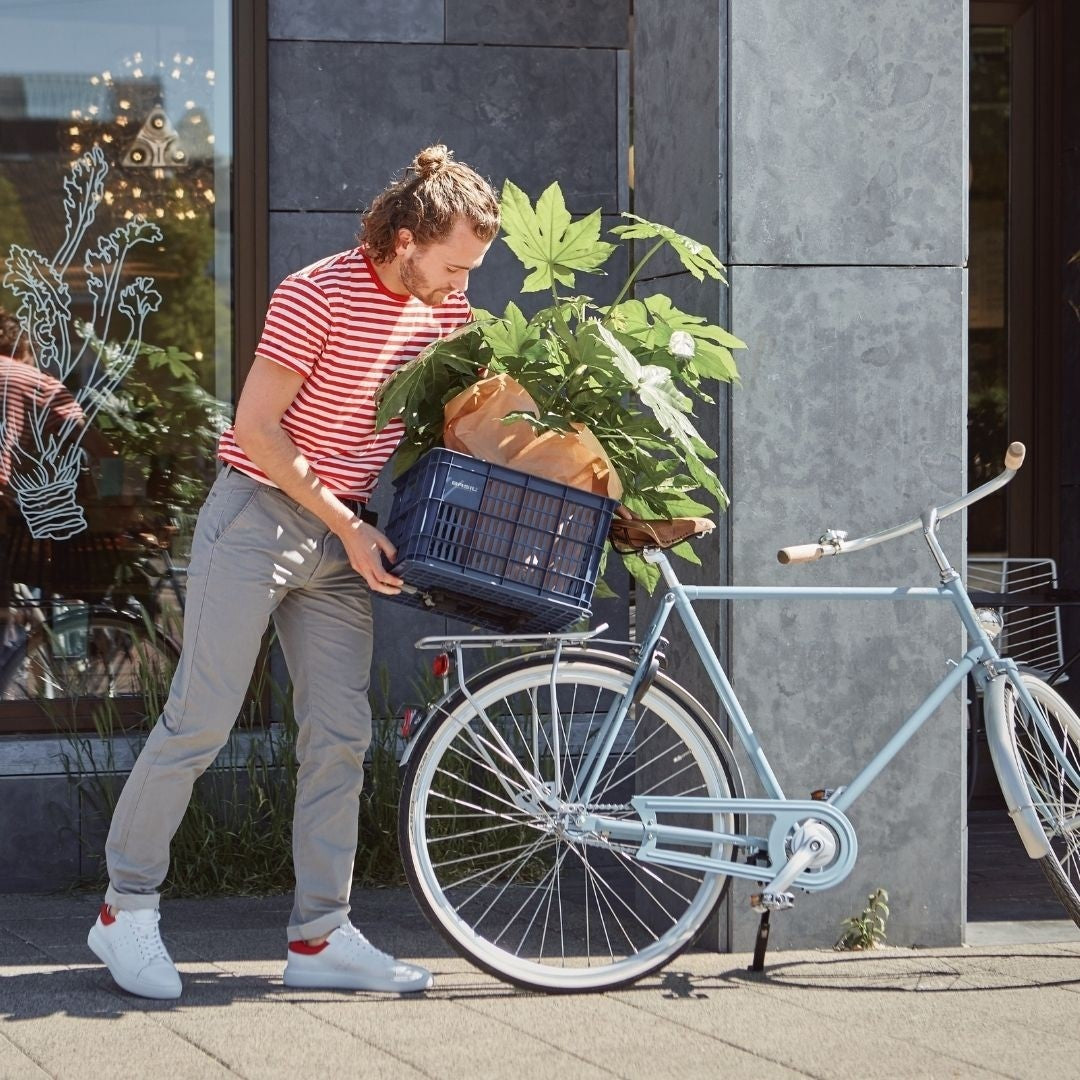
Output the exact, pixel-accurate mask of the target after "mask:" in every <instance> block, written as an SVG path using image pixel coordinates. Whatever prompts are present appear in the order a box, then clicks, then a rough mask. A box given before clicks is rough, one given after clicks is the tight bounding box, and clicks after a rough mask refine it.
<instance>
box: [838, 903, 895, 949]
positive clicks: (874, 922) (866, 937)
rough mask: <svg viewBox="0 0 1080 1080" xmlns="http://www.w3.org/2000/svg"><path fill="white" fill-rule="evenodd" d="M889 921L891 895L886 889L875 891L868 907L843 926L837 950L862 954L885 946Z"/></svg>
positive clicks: (846, 920)
mask: <svg viewBox="0 0 1080 1080" xmlns="http://www.w3.org/2000/svg"><path fill="white" fill-rule="evenodd" d="M888 919H889V894H888V893H887V892H886V891H885V890H884V889H880V888H879V889H875V890H874V891H873V892H872V893H871V894H870V895H869V896H868V897H867V904H866V907H865V908H864V909H863V910H862V911H861V912H860V913H859V914H858V915H852V916H851V917H850V918H848V919H845V920H844V921H843V923H842V924H841V925H842V926H843V928H844V932H843V934H841V935H840V940H839V941H837V943H836V946H835V947H836V949H838V950H839V951H841V952H861V951H862V950H864V949H876V948H877V947H878V946H879V945H884V944H885V924H886V922H887V921H888Z"/></svg>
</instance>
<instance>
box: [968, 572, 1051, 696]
mask: <svg viewBox="0 0 1080 1080" xmlns="http://www.w3.org/2000/svg"><path fill="white" fill-rule="evenodd" d="M967 587H968V589H969V590H972V591H980V592H988V593H998V594H1000V595H1002V596H1006V597H1008V598H1009V603H1008V604H1004V605H1002V606H1001V607H999V608H998V609H997V610H998V613H999V614H1000V615H1001V618H1002V622H1003V623H1004V630H1003V631H1002V635H1001V641H1000V643H999V645H998V649H999V651H1000V652H1001V653H1002V654H1003V655H1007V656H1011V657H1012V658H1013V659H1014V660H1015V661H1016V662H1017V663H1018V664H1023V665H1024V666H1026V667H1031V668H1036V669H1038V670H1040V671H1046V672H1052V671H1057V670H1058V669H1059V668H1060V667H1061V666H1062V665H1063V664H1064V662H1065V656H1064V651H1063V647H1062V641H1061V611H1060V609H1059V608H1057V607H1051V606H1048V605H1047V604H1046V601H1045V594H1046V592H1047V590H1052V589H1056V588H1057V587H1058V574H1057V564H1056V563H1055V562H1054V560H1053V559H1034V558H1024V559H1021V558H984V557H979V558H969V559H968V561H967ZM1028 592H1030V593H1040V594H1042V596H1043V597H1044V599H1042V602H1041V603H1040V604H1038V605H1037V606H1036V604H1034V603H1033V604H1032V605H1031V606H1025V605H1017V604H1016V600H1017V599H1018V598H1022V596H1023V594H1024V593H1028ZM1033 599H1034V598H1033ZM1067 677H1068V676H1066V675H1062V677H1061V679H1060V680H1059V681H1064V680H1065V679H1066V678H1067Z"/></svg>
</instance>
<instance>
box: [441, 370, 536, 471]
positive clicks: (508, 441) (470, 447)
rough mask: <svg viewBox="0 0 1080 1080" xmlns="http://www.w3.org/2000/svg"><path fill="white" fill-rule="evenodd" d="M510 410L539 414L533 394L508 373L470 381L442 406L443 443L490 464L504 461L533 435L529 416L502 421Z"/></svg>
mask: <svg viewBox="0 0 1080 1080" xmlns="http://www.w3.org/2000/svg"><path fill="white" fill-rule="evenodd" d="M512 412H530V413H532V414H533V416H539V414H540V410H539V409H537V407H536V402H535V401H533V399H532V395H531V394H530V393H529V392H528V391H527V390H526V389H525V387H523V386H522V385H521V383H519V382H518V381H517V380H516V379H512V378H511V377H510V376H509V375H492V376H491V377H490V378H487V379H481V380H480V381H479V382H477V383H473V385H472V386H470V387H469V388H468V389H467V390H462V392H461V393H460V394H458V395H457V396H456V397H454V398H451V399H450V400H449V401H448V402H447V403H446V405H445V406H444V408H443V443H444V445H445V446H446V449H447V450H456V451H458V453H461V454H470V455H472V456H473V457H476V458H480V460H481V461H490V462H491V464H492V465H507V464H509V460H510V458H512V457H513V456H514V455H515V454H517V453H519V452H520V451H521V450H522V449H523V448H524V447H525V446H526V445H527V444H528V443H530V442H532V441H533V439H535V438H536V434H535V432H534V431H533V427H532V424H530V423H529V421H528V420H514V421H512V422H511V423H509V424H504V423H503V422H502V418H503V417H504V416H506V415H507V414H508V413H512Z"/></svg>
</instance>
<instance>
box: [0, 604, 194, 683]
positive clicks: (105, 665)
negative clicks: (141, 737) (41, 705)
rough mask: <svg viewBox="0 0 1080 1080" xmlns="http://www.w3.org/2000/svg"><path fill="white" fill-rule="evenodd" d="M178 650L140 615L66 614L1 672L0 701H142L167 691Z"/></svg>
mask: <svg viewBox="0 0 1080 1080" xmlns="http://www.w3.org/2000/svg"><path fill="white" fill-rule="evenodd" d="M178 657H179V648H178V646H177V645H176V643H175V642H173V640H172V639H171V638H170V637H169V636H168V635H166V634H164V633H163V632H161V631H159V630H157V629H156V628H154V627H152V626H149V625H147V623H146V622H145V621H144V620H143V619H142V618H140V617H138V616H136V615H131V614H127V613H125V612H122V611H116V610H114V609H112V608H97V607H88V608H86V609H85V610H74V611H68V612H66V613H65V614H63V615H61V616H60V617H59V618H56V619H53V620H52V621H51V622H50V623H48V624H45V625H43V626H41V627H38V628H37V629H36V630H34V631H33V632H32V633H31V634H29V635H28V636H27V637H26V639H25V640H24V641H23V642H21V643H20V644H19V645H18V646H16V648H15V649H13V650H12V652H11V653H10V654H9V655H8V657H7V659H6V660H5V661H4V664H3V667H2V669H0V701H39V702H46V701H60V700H65V699H84V698H124V697H128V698H133V697H141V696H143V694H144V693H145V692H146V691H147V690H148V689H149V688H150V687H154V688H155V689H160V688H161V687H162V686H166V687H167V685H168V680H169V679H170V678H171V674H172V672H173V671H174V670H175V667H176V661H177V658H178Z"/></svg>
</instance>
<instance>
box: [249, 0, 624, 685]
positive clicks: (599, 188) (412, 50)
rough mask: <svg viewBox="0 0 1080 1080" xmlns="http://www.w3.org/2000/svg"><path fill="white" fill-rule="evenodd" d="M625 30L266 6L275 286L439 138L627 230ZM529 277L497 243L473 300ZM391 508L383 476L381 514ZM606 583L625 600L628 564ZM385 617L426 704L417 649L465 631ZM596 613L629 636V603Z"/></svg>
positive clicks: (475, 6) (489, 0)
mask: <svg viewBox="0 0 1080 1080" xmlns="http://www.w3.org/2000/svg"><path fill="white" fill-rule="evenodd" d="M628 27H629V2H628V0H553V2H550V3H547V4H544V5H532V4H520V5H518V4H506V3H501V2H495V0H407V2H402V3H395V4H387V3H381V2H379V0H361V2H357V0H270V3H269V31H270V38H271V41H270V46H269V99H270V100H269V132H270V180H269V188H270V280H271V284H277V282H278V281H280V280H281V278H282V277H284V276H285V275H286V274H287V273H289V272H290V271H292V270H295V269H299V268H300V267H302V266H305V265H307V264H308V263H310V262H312V261H314V260H316V259H318V258H321V257H323V256H324V255H328V254H332V253H333V252H335V251H340V250H343V249H344V248H347V247H349V246H351V245H352V244H354V243H355V234H356V230H357V224H358V219H357V212H358V211H359V210H361V209H363V208H364V207H365V206H366V205H367V204H368V202H370V200H371V198H372V197H373V196H374V195H376V194H378V192H379V191H381V190H382V188H383V186H384V185H385V184H386V182H387V181H388V180H389V179H390V177H391V175H392V174H394V173H396V172H397V171H399V170H400V169H402V168H403V167H404V166H405V165H407V164H408V163H409V161H410V160H411V159H412V157H413V156H414V155H415V154H416V152H417V151H418V150H420V149H421V148H422V147H424V146H428V145H430V144H431V143H436V142H443V143H446V144H447V145H448V146H449V147H450V148H451V149H452V150H453V151H454V152H455V154H456V156H457V157H458V158H459V159H460V160H462V161H465V162H468V163H469V164H470V165H472V166H473V167H474V168H475V169H477V170H478V171H479V172H480V173H481V174H483V175H484V176H486V177H488V178H489V179H490V180H491V182H492V183H493V184H494V185H495V187H496V189H498V188H500V187H501V186H502V182H503V180H504V179H506V178H509V179H511V180H513V181H514V183H516V184H517V185H518V186H519V187H521V188H523V189H524V190H525V191H526V192H528V194H529V195H530V196H531V197H533V198H535V197H536V196H537V195H539V194H540V192H541V191H542V190H543V189H544V188H545V187H547V186H548V184H550V183H551V182H552V181H555V180H557V181H559V183H560V185H561V186H562V189H563V193H564V195H565V196H566V202H567V206H568V207H569V209H570V210H571V212H572V213H574V214H585V213H591V212H592V211H593V210H595V209H597V208H598V207H599V208H600V209H601V210H602V211H603V214H604V219H605V227H609V226H611V225H614V224H616V223H617V221H618V214H619V213H620V212H621V211H623V210H625V209H627V208H628V205H629V204H628V188H627V175H626V170H627V146H628V123H629V119H628V117H629V93H630V87H629V78H628V74H629V66H628V60H629V53H628V45H629V41H628V33H629V30H628ZM524 276H525V274H524V271H522V270H521V269H520V264H519V263H518V262H517V260H516V259H515V257H514V256H513V255H512V253H511V252H510V251H509V249H508V248H507V247H506V246H505V244H503V243H502V242H501V241H496V243H495V244H494V246H493V247H492V249H491V251H490V252H489V254H488V257H487V259H486V260H485V263H484V266H483V267H482V268H481V269H480V270H478V271H476V272H475V273H474V274H473V275H472V280H471V283H470V286H469V297H470V299H471V300H472V302H473V303H474V304H476V305H477V306H479V307H483V308H487V309H490V310H496V311H501V310H502V309H503V308H504V307H505V305H506V302H507V301H508V300H510V299H512V298H514V297H516V296H517V293H518V289H519V288H520V285H521V282H522V281H523V280H524ZM616 280H617V275H616V274H615V273H613V274H612V276H611V278H609V279H607V281H606V282H605V286H606V288H604V289H601V290H598V293H597V295H599V296H601V297H602V296H604V295H605V293H606V292H607V291H608V290H610V288H611V286H612V283H615V282H616ZM591 287H592V286H591V284H590V286H589V288H591ZM586 291H588V289H586ZM390 499H391V486H390V482H389V477H384V480H383V482H382V483H381V484H380V488H379V491H378V493H377V494H376V497H375V500H374V506H375V509H376V510H377V511H378V512H379V513H380V514H382V515H383V516H384V519H385V515H386V513H387V512H388V510H389V506H390ZM614 561H615V560H613V563H614ZM607 580H608V581H609V584H611V585H612V587H613V588H614V589H615V590H616V591H617V592H619V593H621V594H622V595H623V596H625V591H626V587H625V575H624V574H623V573H622V571H621V568H615V567H614V566H613V567H612V569H611V570H610V571H609V573H608V575H607ZM376 606H377V611H376V655H375V667H376V670H377V669H379V668H380V667H382V666H384V665H385V667H386V668H387V669H388V670H389V673H390V676H391V685H392V687H393V690H392V694H393V695H394V697H395V701H394V702H392V704H393V705H395V706H397V705H400V704H401V703H403V702H408V701H410V700H415V694H414V692H413V690H412V684H413V681H414V678H415V673H416V670H417V666H418V660H417V657H416V654H415V653H414V651H413V649H412V648H411V645H412V643H413V642H414V641H415V640H416V639H417V638H420V637H422V636H424V635H430V634H439V633H445V632H448V631H449V628H450V626H451V625H452V624H448V622H447V620H445V619H437V618H435V617H433V616H431V615H426V614H422V613H414V612H412V611H411V610H410V609H408V608H404V607H401V606H399V605H396V604H393V603H390V602H388V601H384V600H381V599H376ZM595 614H596V617H597V618H598V619H601V620H604V621H607V622H608V623H610V624H611V626H612V632H613V633H617V634H620V635H625V633H626V624H627V617H626V604H625V601H606V602H598V603H597V605H596V606H595Z"/></svg>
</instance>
